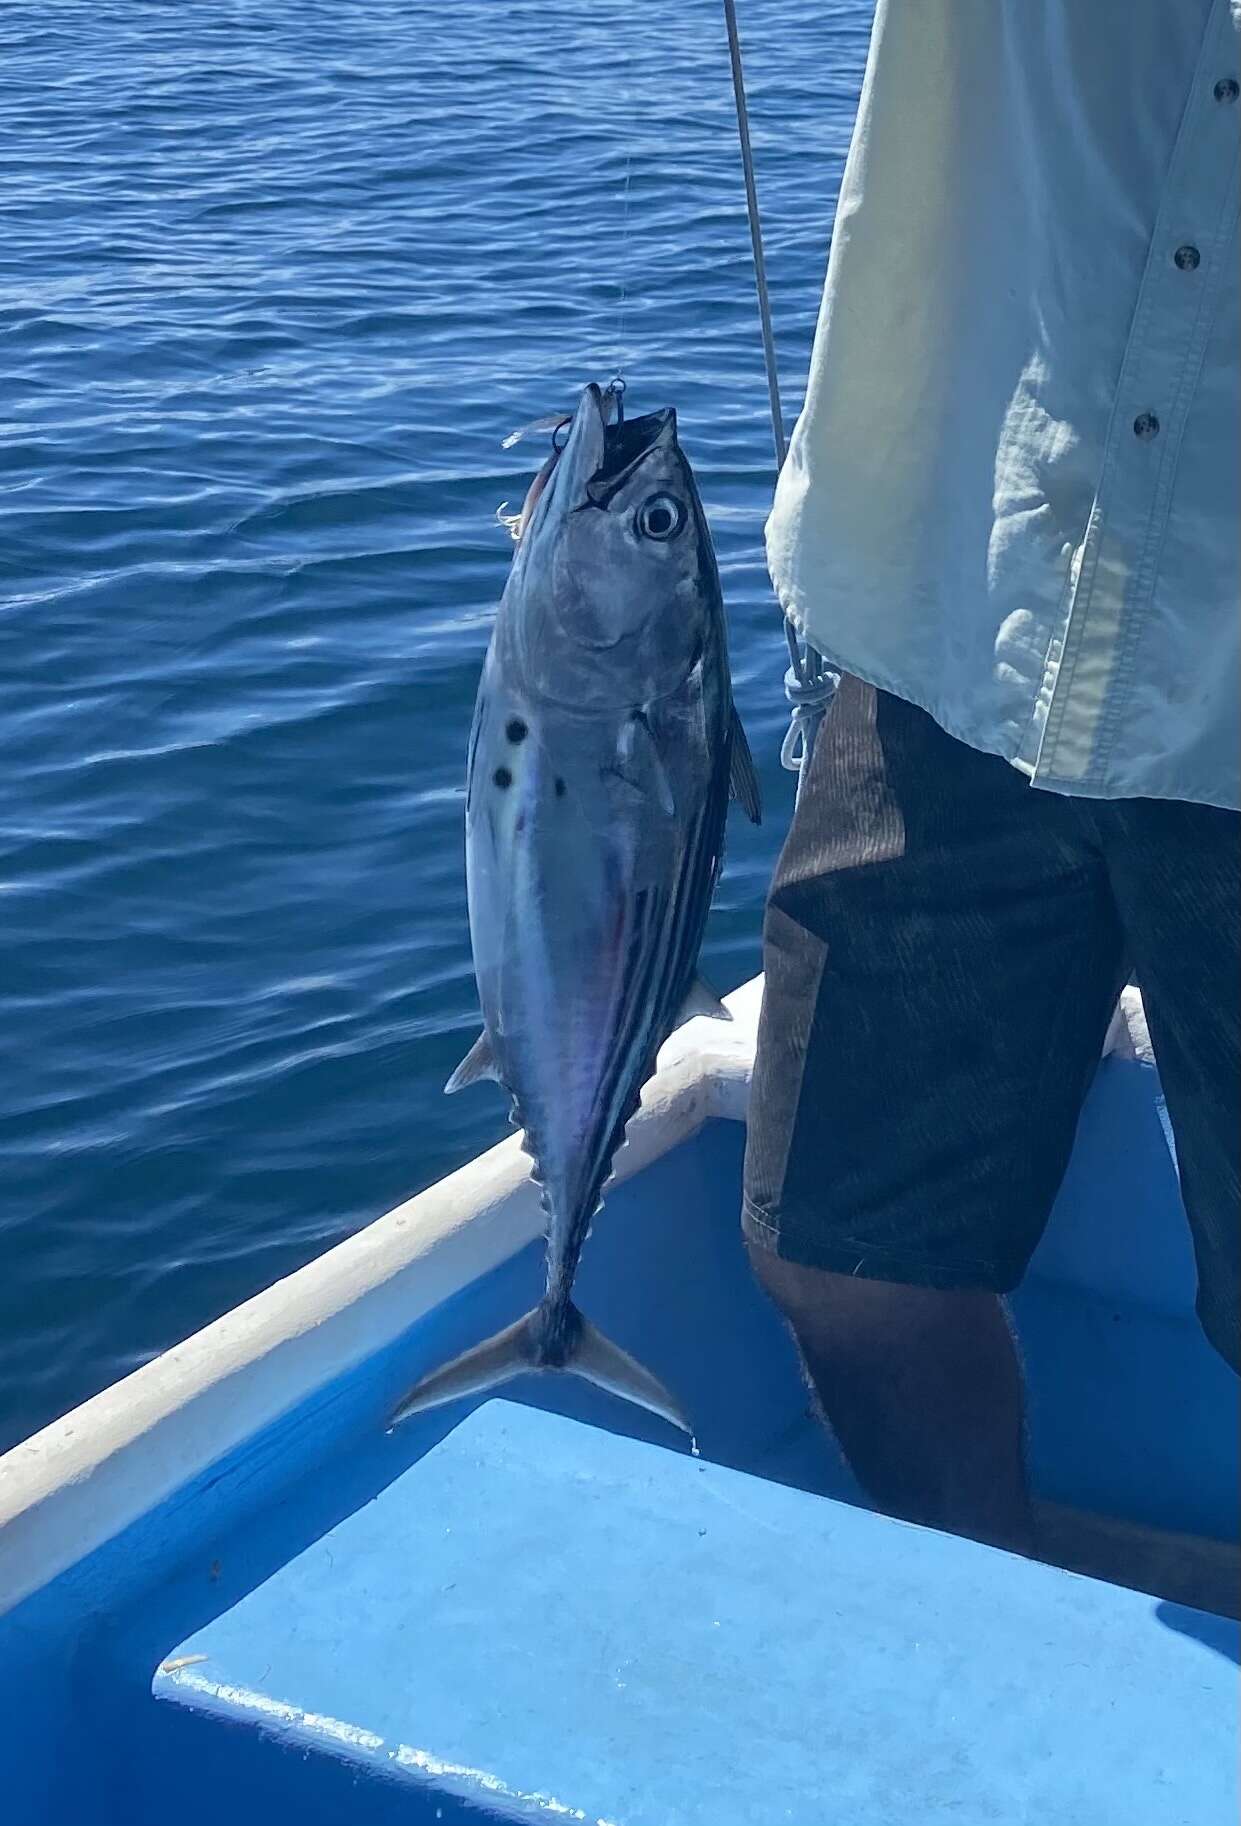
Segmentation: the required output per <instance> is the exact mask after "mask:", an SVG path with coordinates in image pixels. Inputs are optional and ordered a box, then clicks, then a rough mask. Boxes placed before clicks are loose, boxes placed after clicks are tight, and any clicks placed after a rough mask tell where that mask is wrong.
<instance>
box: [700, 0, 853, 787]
mask: <svg viewBox="0 0 1241 1826" xmlns="http://www.w3.org/2000/svg"><path fill="white" fill-rule="evenodd" d="M724 23H725V25H726V26H727V28H728V56H729V61H730V62H731V64H732V73H733V100H734V101H735V103H736V108H737V137H738V139H739V140H740V142H741V169H742V173H743V174H744V177H745V202H746V213H747V215H748V216H749V220H750V250H751V253H752V254H753V258H754V289H755V291H756V292H757V293H758V316H759V323H760V325H761V326H762V335H763V361H764V364H765V366H766V369H767V399H768V404H769V405H770V408H771V435H772V442H773V443H774V445H775V450H776V472H777V474H779V472H780V470H781V469H783V467H784V459H785V456H786V455H787V454H788V445H787V442H786V440H785V436H784V414H783V412H782V411H781V408H780V379H779V374H778V372H777V369H776V339H775V335H774V333H773V331H772V327H771V299H770V298H769V296H768V293H767V263H766V261H765V260H764V258H763V228H762V221H761V218H760V216H759V211H758V189H757V187H756V185H755V182H754V152H753V149H752V147H751V145H750V110H749V107H748V105H747V102H746V93H745V72H744V71H743V69H742V67H741V40H740V37H739V36H738V32H737V8H736V4H735V0H724ZM784 637H785V639H786V640H787V642H788V648H789V659H790V662H791V663H790V665H789V669H788V671H787V672H786V673H785V675H784V695H785V696H786V697H787V698H788V700H789V704H790V705H791V706H792V717H791V719H790V722H789V728H788V734H787V735H786V736H785V738H784V742H783V744H782V746H781V749H780V762H781V765H782V766H783V767H786V768H787V769H788V770H789V772H790V773H795V774H796V775H797V790H798V792H800V791H801V788H802V782H803V781H804V779H805V777H806V769H807V764H808V763H809V760H810V755H811V752H812V750H813V748H814V738H815V736H816V735H817V734H818V732H819V725H820V723H821V722H822V721H823V718H824V715H825V714H826V711H827V707H828V705H829V704H830V703H831V701H832V697H833V696H834V694H835V691H836V687H837V685H838V684H839V682H840V674H839V673H838V672H836V671H834V670H833V669H832V667H830V666H829V665H828V664H827V662H826V660H825V659H824V658H823V655H822V654H821V653H820V652H819V651H818V649H817V648H815V647H812V646H811V645H810V643H809V642H808V641H807V642H806V643H805V644H804V645H803V643H802V642H801V641H800V640H799V638H798V634H797V629H796V628H795V627H794V626H793V623H792V621H791V620H790V618H789V617H788V616H787V615H786V616H785V617H784Z"/></svg>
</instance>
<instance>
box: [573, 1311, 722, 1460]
mask: <svg viewBox="0 0 1241 1826" xmlns="http://www.w3.org/2000/svg"><path fill="white" fill-rule="evenodd" d="M572 1311H573V1313H574V1315H575V1317H576V1318H577V1321H578V1324H577V1328H576V1331H577V1335H576V1337H575V1339H574V1343H573V1346H572V1348H571V1350H570V1353H569V1355H568V1357H567V1358H566V1360H565V1362H564V1365H563V1367H564V1368H565V1369H567V1370H568V1371H569V1372H570V1373H571V1374H572V1375H574V1376H581V1377H582V1378H583V1379H584V1380H585V1381H586V1382H593V1383H594V1385H595V1387H596V1388H599V1389H606V1390H607V1391H608V1393H609V1394H610V1395H619V1396H620V1397H621V1399H622V1401H632V1402H633V1403H634V1404H635V1406H637V1407H640V1408H645V1409H646V1411H647V1413H648V1414H657V1415H658V1416H659V1418H660V1419H661V1420H668V1421H671V1423H672V1425H673V1426H674V1427H680V1429H681V1431H682V1432H683V1433H692V1432H693V1428H692V1427H691V1426H690V1424H689V1421H688V1420H687V1419H686V1417H685V1414H684V1412H683V1410H682V1408H681V1405H680V1403H679V1402H678V1401H677V1399H676V1396H675V1395H673V1394H671V1393H670V1392H669V1390H668V1389H666V1388H665V1387H664V1385H663V1383H662V1382H661V1381H660V1380H659V1377H658V1376H653V1375H652V1374H651V1372H650V1370H649V1369H647V1368H645V1366H644V1365H643V1364H641V1363H639V1362H638V1360H637V1358H636V1357H631V1356H630V1355H629V1352H628V1351H627V1350H622V1349H621V1347H620V1345H619V1344H613V1342H612V1340H611V1338H608V1337H605V1336H604V1334H603V1332H601V1331H600V1330H599V1327H598V1326H597V1325H592V1324H591V1322H590V1320H589V1319H586V1318H583V1316H582V1314H581V1313H579V1312H578V1310H577V1308H576V1307H573V1308H572Z"/></svg>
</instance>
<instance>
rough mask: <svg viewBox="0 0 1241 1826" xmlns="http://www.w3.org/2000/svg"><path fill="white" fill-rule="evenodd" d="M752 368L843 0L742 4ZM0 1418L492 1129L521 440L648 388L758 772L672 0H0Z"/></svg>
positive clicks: (751, 385) (726, 393) (746, 397)
mask: <svg viewBox="0 0 1241 1826" xmlns="http://www.w3.org/2000/svg"><path fill="white" fill-rule="evenodd" d="M740 11H741V15H742V30H743V35H744V41H745V48H746V53H747V75H748V78H749V85H750V96H751V107H752V112H753V131H754V138H755V147H756V156H757V163H758V175H759V185H760V195H761V200H762V205H763V212H764V219H765V226H766V231H767V237H768V243H769V259H770V276H771V284H772V293H773V303H774V309H775V314H776V319H777V331H778V339H779V346H780V354H781V358H782V364H783V378H784V383H785V396H786V397H785V408H786V416H788V417H789V418H790V419H791V417H792V415H793V413H794V412H795V410H796V407H797V404H798V400H799V392H800V387H801V385H802V381H803V377H804V373H805V368H806V364H807V360H808V356H809V350H810V340H811V335H812V331H813V326H814V318H815V313H816V309H817V305H818V296H819V289H820V285H821V281H822V274H823V266H824V260H825V256H826V249H827V245H828V238H829V233H830V227H831V221H832V212H833V205H834V199H835V195H836V191H837V187H838V184H839V180H840V173H841V168H842V163H843V159H844V154H845V151H846V148H847V143H848V136H849V131H850V127H851V123H852V118H853V113H854V110H855V106H856V98H857V91H858V87H859V83H860V80H861V72H862V66H863V62H864V57H865V47H866V37H867V33H868V29H869V15H870V6H869V4H867V3H866V0H834V3H833V4H830V5H828V4H825V3H824V0H741V7H740ZM0 230H2V232H0V351H2V354H0V377H2V378H0V393H2V402H0V707H2V714H0V1033H2V1035H3V1053H2V1054H0V1057H2V1060H3V1063H2V1064H0V1447H4V1446H7V1445H8V1444H11V1443H12V1442H13V1441H14V1440H16V1439H18V1438H20V1437H22V1436H23V1435H25V1434H27V1433H29V1432H30V1431H32V1430H33V1429H34V1428H36V1427H38V1426H40V1425H42V1424H43V1423H45V1422H46V1421H47V1420H49V1419H51V1418H52V1417H53V1416H55V1415H56V1414H58V1413H60V1412H62V1411H64V1409H66V1408H67V1407H69V1406H70V1405H72V1404H73V1403H75V1402H77V1401H79V1400H81V1399H83V1398H85V1397H86V1396H87V1395H89V1394H91V1393H92V1392H93V1391H95V1390H96V1389H98V1388H100V1387H101V1386H103V1385H104V1384H106V1383H107V1382H109V1381H111V1380H113V1379H114V1378H115V1377H117V1376H118V1375H120V1374H122V1373H124V1372H125V1371H127V1370H129V1369H132V1368H133V1367H135V1366H136V1365H138V1364H140V1363H142V1362H144V1361H145V1360H147V1359H148V1358H149V1357H151V1356H152V1355H154V1354H155V1353H156V1352H158V1351H160V1350H161V1349H163V1348H165V1347H166V1346H167V1345H169V1344H170V1343H173V1342H175V1341H176V1340H177V1339H179V1338H181V1337H184V1336H185V1335H186V1334H187V1333H189V1332H191V1331H193V1330H194V1329H196V1328H197V1327H198V1326H200V1325H202V1324H204V1323H205V1322H207V1321H208V1320H210V1319H211V1318H213V1317H214V1316H216V1315H217V1314H218V1313H220V1312H221V1311H223V1310H225V1309H226V1308H228V1307H229V1306H231V1305H233V1304H235V1303H236V1302H237V1301H238V1300H241V1299H243V1298H245V1297H246V1296H247V1295H249V1294H250V1293H253V1292H254V1291H256V1290H257V1289H259V1288H260V1287H263V1286H265V1285H267V1284H268V1283H270V1282H271V1281H273V1280H275V1279H276V1278H278V1277H279V1276H281V1275H283V1274H286V1273H288V1272H289V1271H290V1270H291V1269H293V1268H295V1267H297V1266H298V1265H299V1264H301V1263H302V1262H304V1261H306V1260H307V1259H308V1258H309V1257H311V1256H312V1255H314V1254H316V1253H317V1252H319V1251H320V1250H322V1249H324V1248H327V1247H328V1246H329V1245H330V1244H332V1243H334V1242H336V1241H338V1240H339V1239H341V1238H342V1237H344V1236H345V1235H347V1234H348V1233H349V1232H350V1231H352V1230H354V1229H356V1228H357V1227H358V1226H360V1225H362V1224H365V1223H366V1222H368V1221H369V1220H370V1219H372V1218H374V1217H375V1216H377V1215H379V1214H380V1213H381V1212H383V1211H384V1210H385V1209H387V1208H388V1207H389V1206H391V1205H392V1204H393V1203H395V1202H396V1201H397V1200H399V1199H400V1198H402V1197H404V1196H406V1195H408V1194H409V1193H411V1192H414V1191H416V1190H418V1189H419V1188H420V1187H421V1186H423V1185H426V1184H428V1183H429V1182H430V1181H431V1180H433V1179H435V1178H436V1177H438V1176H439V1175H440V1174H442V1173H443V1172H445V1171H447V1170H448V1169H450V1168H452V1167H453V1166H454V1165H456V1164H458V1163H459V1162H461V1161H462V1160H464V1159H465V1158H467V1157H468V1156H469V1155H471V1154H472V1153H474V1152H476V1151H477V1150H478V1149H479V1148H480V1147H482V1146H485V1145H487V1144H488V1143H490V1142H491V1141H493V1140H495V1139H496V1138H498V1137H499V1136H500V1135H501V1134H502V1133H503V1132H504V1131H505V1127H506V1124H505V1119H504V1114H503V1107H502V1104H501V1101H500V1099H499V1097H498V1095H493V1094H492V1093H491V1092H490V1090H485V1089H480V1090H477V1091H474V1092H471V1093H469V1094H466V1095H462V1096H460V1097H457V1098H453V1099H449V1100H445V1099H443V1098H442V1097H441V1095H440V1086H441V1085H442V1083H443V1080H444V1078H445V1076H446V1075H447V1073H448V1072H449V1070H450V1069H451V1067H452V1066H453V1065H454V1064H455V1063H456V1061H457V1059H458V1057H459V1056H460V1054H461V1053H462V1051H463V1050H464V1049H465V1047H466V1045H467V1044H468V1043H469V1040H470V1038H471V1037H472V1034H473V1032H474V1029H475V1012H476V1004H475V997H474V987H473V979H472V976H471V971H470V961H469V946H468V935H467V930H466V920H465V905H464V881H463V864H462V842H461V824H462V814H463V764H464V753H465V742H466V735H467V731H468V726H469V718H470V711H471V705H472V701H473V695H474V688H475V682H476V678H477V673H478V667H479V664H480V661H481V658H482V654H483V650H484V647H485V645H486V640H487V635H488V628H489V621H490V617H491V614H492V612H493V608H494V605H495V603H496V601H497V599H498V597H499V594H500V591H501V589H502V587H503V583H504V576H505V569H506V566H507V564H508V561H509V556H510V551H511V547H510V545H509V543H508V541H507V538H506V536H505V534H504V532H503V530H502V529H501V528H499V527H498V526H497V523H496V521H495V510H496V508H497V506H498V505H499V503H500V502H502V501H504V500H505V499H507V500H509V501H510V502H512V501H516V500H518V499H520V496H521V494H522V491H523V489H524V487H525V483H526V480H527V478H528V475H529V473H530V471H531V469H532V468H533V467H534V466H535V465H536V464H537V462H539V461H540V460H541V455H542V447H541V444H540V442H539V440H537V439H536V440H533V441H532V442H530V443H527V444H521V445H519V446H518V447H517V448H516V449H515V450H512V451H510V452H505V451H503V450H502V449H501V447H500V446H501V439H502V438H503V437H504V435H505V433H507V432H508V431H510V430H512V429H513V428H515V427H516V426H518V425H520V424H522V423H523V422H525V421H528V420H529V419H531V418H533V417H535V416H537V415H539V414H541V413H544V412H547V411H549V410H551V409H557V408H560V407H561V406H563V405H564V404H565V403H566V402H568V401H571V400H572V398H573V397H574V394H575V391H576V389H577V388H578V387H579V386H580V385H581V384H582V383H583V382H584V381H585V380H587V379H590V378H598V379H600V380H606V379H607V378H608V377H609V376H610V375H611V373H612V372H613V371H615V369H616V368H617V367H618V365H619V366H620V367H622V368H623V371H624V373H625V374H626V376H627V379H628V383H629V388H630V392H629V403H630V406H631V409H632V410H646V409H650V408H653V407H656V406H661V405H665V404H675V405H676V407H677V408H678V411H679V414H680V420H681V427H682V435H683V440H684V443H685V445H686V447H687V449H688V451H689V453H690V455H691V458H692V460H693V461H694V463H695V467H696V470H697V474H698V477H699V482H700V485H701V488H702V491H703V494H704V497H705V500H706V503H707V507H708V510H709V513H710V516H711V520H712V524H713V527H714V532H715V538H716V543H717V548H718V553H719V558H720V563H721V569H722V572H723V578H724V586H725V595H726V599H727V603H728V610H729V617H730V628H731V644H732V652H733V663H734V670H735V676H736V688H737V696H738V700H739V703H740V705H741V709H742V713H743V715H744V718H745V721H746V723H747V726H748V729H749V733H750V739H751V744H752V746H753V748H754V750H755V754H756V758H757V759H758V761H759V763H760V767H761V772H762V776H763V786H764V791H765V795H766V805H767V817H766V820H765V822H764V824H763V826H762V828H761V829H760V830H759V831H757V832H755V831H751V830H750V829H749V828H748V827H747V826H746V825H745V824H744V822H743V821H742V820H740V818H738V817H737V816H736V815H735V814H734V819H733V823H732V829H731V839H730V844H731V847H730V856H729V863H728V868H727V873H726V875H725V878H724V880H723V883H722V885H721V888H720V892H719V894H718V897H717V903H716V907H715V911H714V913H713V915H712V922H711V928H710V933H709V937H708V943H707V950H706V960H707V968H708V970H709V972H710V974H711V975H712V976H713V977H714V979H715V980H716V981H717V982H718V983H719V984H720V986H721V987H725V988H726V987H729V986H731V985H733V984H735V983H736V982H738V981H740V980H741V979H742V978H743V977H745V976H746V975H748V974H750V973H751V972H752V971H753V970H754V969H755V967H756V965H757V961H758V934H759V919H760V911H761V904H762V896H763V890H764V885H765V881H766V877H767V875H768V873H769V870H770V867H771V863H772V860H773V857H774V853H775V851H776V849H777V847H778V845H779V842H780V839H781V836H782V833H783V830H784V828H785V825H786V823H787V819H788V814H789V810H790V807H791V801H792V789H791V782H790V779H789V776H787V775H784V774H782V773H781V772H780V769H779V765H778V760H777V752H778V747H779V741H780V737H781V734H782V732H783V727H784V706H783V700H782V696H781V677H782V673H783V664H784V658H783V654H784V649H783V642H782V639H781V635H780V628H779V620H778V615H777V612H776V609H775V605H774V602H773V600H772V597H771V594H770V589H769V586H768V584H767V580H766V575H765V570H764V566H763V559H762V546H761V527H762V520H763V516H764V511H765V507H766V504H767V502H768V500H769V496H770V489H771V482H772V456H771V447H770V432H769V428H768V424H767V420H766V404H765V400H766V396H765V388H764V381H763V374H762V365H761V352H760V344H759V338H758V329H757V320H756V313H755V307H754V299H753V289H752V280H751V273H750V267H749V248H748V238H747V230H746V223H745V215H744V207H743V195H742V189H741V175H740V168H739V164H738V158H737V150H736V135H735V128H734V123H733V117H732V101H731V92H730V88H729V77H728V61H727V52H726V46H725V40H724V34H723V26H722V18H721V8H720V6H719V5H718V4H717V0H644V4H643V5H642V6H641V7H640V8H623V7H610V8H608V7H599V6H596V5H593V4H590V3H589V0H539V3H538V4H530V3H528V0H510V3H509V4H505V5H500V4H498V3H497V0H452V4H451V5H447V6H445V5H439V6H429V5H426V4H424V3H423V0H264V3H263V4H262V5H261V6H260V5H255V4H250V3H247V4H244V5H243V4H236V3H230V0H181V3H180V4H178V5H177V6H175V7H173V6H169V5H163V4H156V3H155V0H111V3H108V0H91V3H90V4H81V3H80V0H59V4H58V5H56V6H55V7H47V6H44V5H35V4H28V3H27V0H7V4H6V5H5V6H4V7H3V9H0Z"/></svg>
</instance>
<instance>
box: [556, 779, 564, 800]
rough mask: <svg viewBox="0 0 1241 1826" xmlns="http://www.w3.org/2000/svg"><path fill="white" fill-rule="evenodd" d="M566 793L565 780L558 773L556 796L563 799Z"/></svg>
mask: <svg viewBox="0 0 1241 1826" xmlns="http://www.w3.org/2000/svg"><path fill="white" fill-rule="evenodd" d="M564 793H565V786H564V781H563V780H562V779H561V778H560V775H559V774H557V775H556V797H557V798H558V799H563V798H564Z"/></svg>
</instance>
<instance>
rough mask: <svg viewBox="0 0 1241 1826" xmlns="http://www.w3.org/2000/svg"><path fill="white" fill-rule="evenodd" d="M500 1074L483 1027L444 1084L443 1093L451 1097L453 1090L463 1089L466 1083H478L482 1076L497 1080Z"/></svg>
mask: <svg viewBox="0 0 1241 1826" xmlns="http://www.w3.org/2000/svg"><path fill="white" fill-rule="evenodd" d="M499 1077H500V1074H499V1072H498V1071H497V1070H496V1059H495V1054H494V1053H493V1052H492V1050H491V1040H490V1037H489V1035H488V1033H487V1029H486V1028H485V1027H484V1029H483V1031H482V1032H481V1033H480V1034H479V1036H478V1038H477V1040H475V1042H474V1044H473V1046H471V1048H470V1050H469V1052H468V1053H466V1055H465V1057H464V1059H462V1061H461V1063H460V1065H458V1067H457V1069H456V1071H455V1072H454V1073H453V1074H452V1077H451V1078H450V1079H449V1080H448V1082H447V1084H446V1085H445V1086H444V1095H445V1096H446V1097H451V1096H452V1094H453V1092H454V1091H461V1090H464V1089H465V1087H466V1085H467V1084H478V1083H481V1081H482V1080H483V1079H484V1078H494V1079H495V1080H496V1082H497V1083H498V1082H499Z"/></svg>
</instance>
